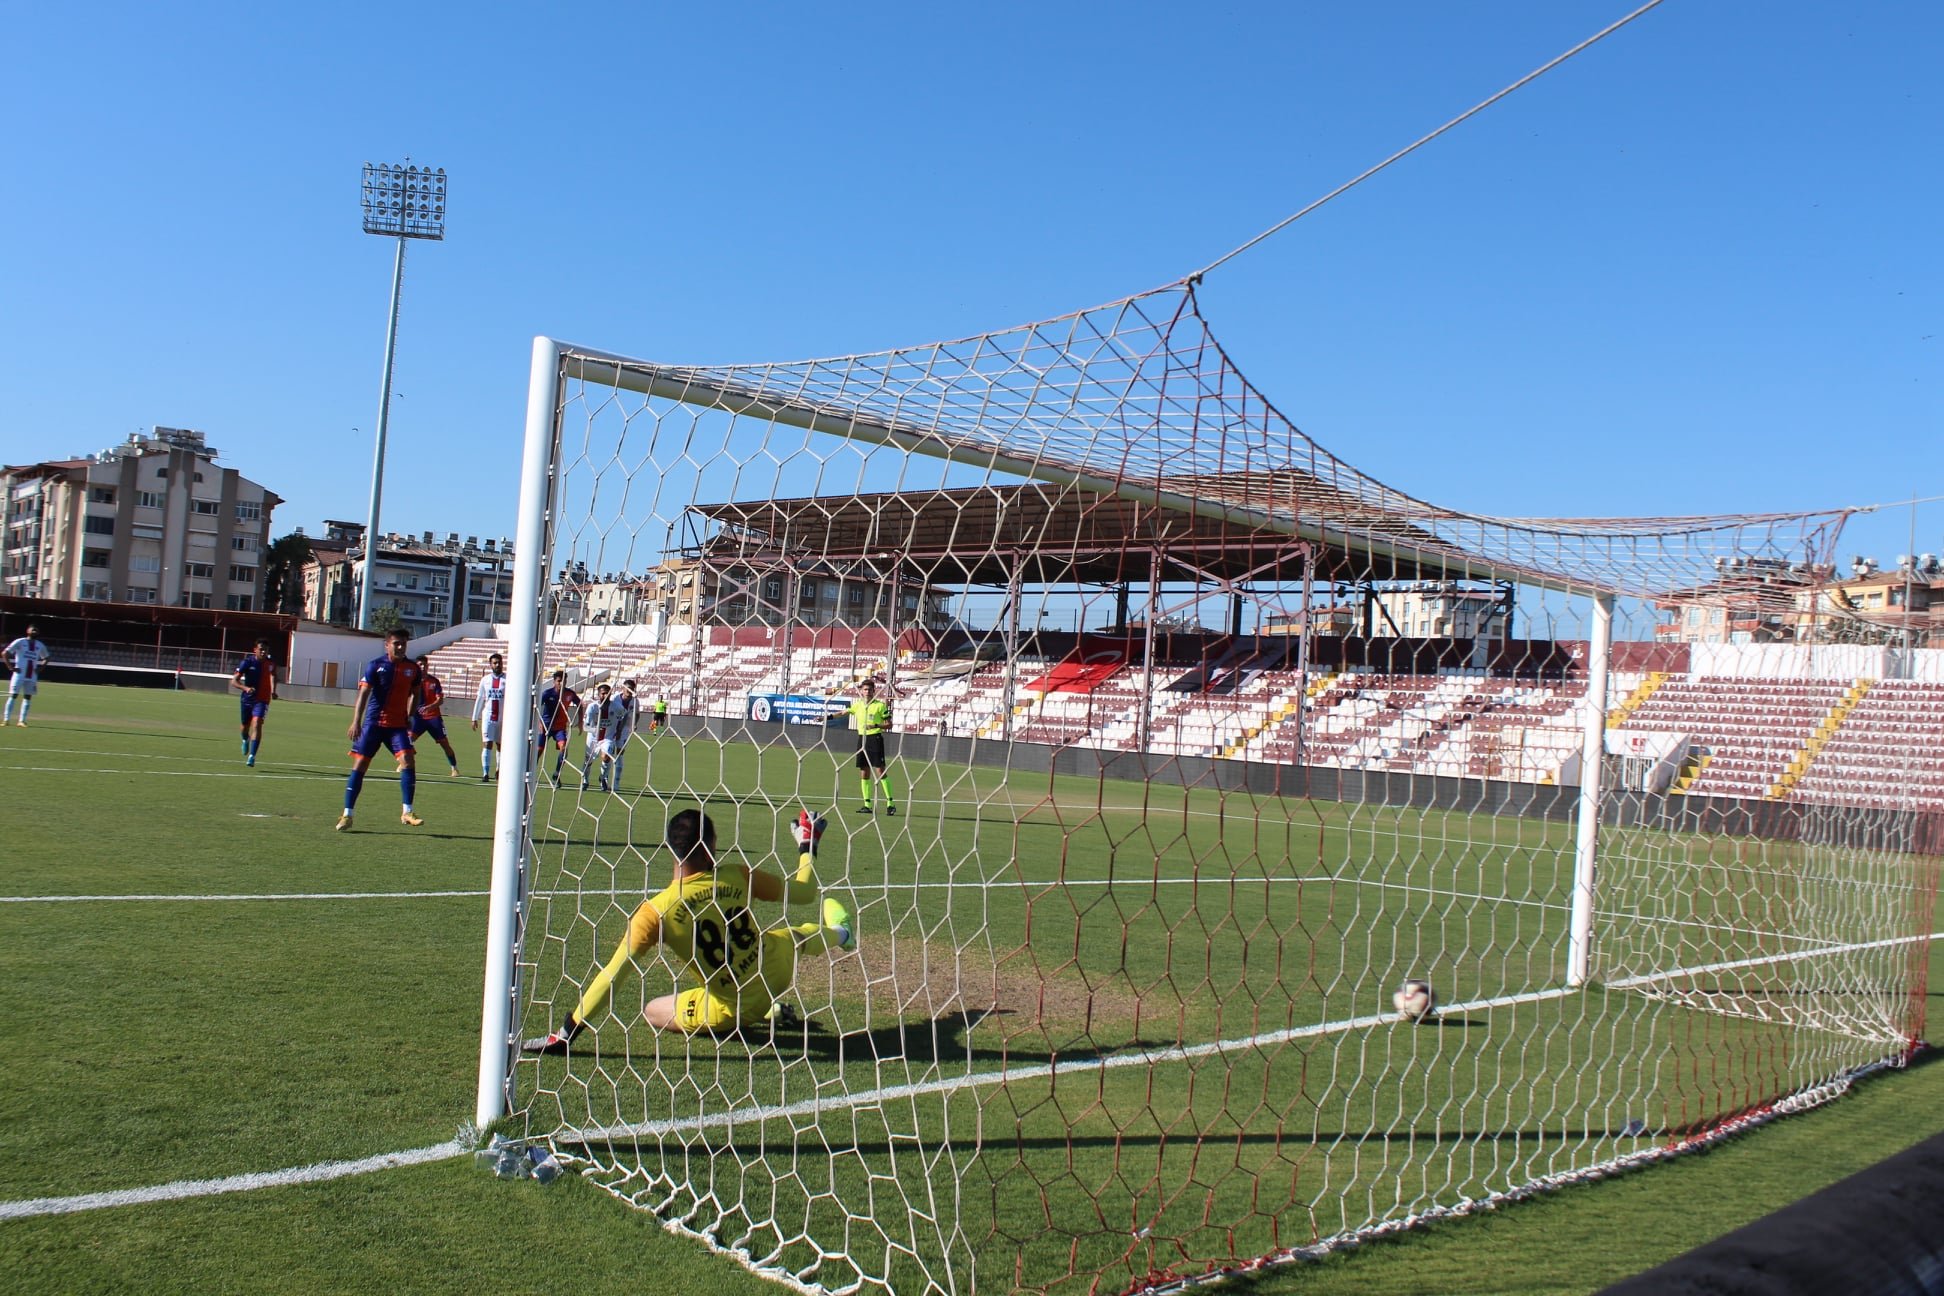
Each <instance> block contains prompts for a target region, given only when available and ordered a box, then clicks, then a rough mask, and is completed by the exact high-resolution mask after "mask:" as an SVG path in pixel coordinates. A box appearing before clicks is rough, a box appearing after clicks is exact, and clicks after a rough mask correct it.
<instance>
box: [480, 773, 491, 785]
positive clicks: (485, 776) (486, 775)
mask: <svg viewBox="0 0 1944 1296" xmlns="http://www.w3.org/2000/svg"><path fill="white" fill-rule="evenodd" d="M491 777H492V776H491V775H490V774H481V775H480V776H479V781H480V782H481V783H484V782H485V781H486V780H487V779H489V778H491Z"/></svg>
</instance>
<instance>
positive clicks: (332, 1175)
mask: <svg viewBox="0 0 1944 1296" xmlns="http://www.w3.org/2000/svg"><path fill="white" fill-rule="evenodd" d="M1941 938H1944V931H1940V932H1932V933H1930V934H1929V935H1926V936H1900V937H1895V938H1892V939H1889V940H1881V941H1868V942H1864V943H1862V944H1858V945H1852V946H1841V947H1838V948H1837V949H1833V950H1828V951H1819V953H1838V952H1842V951H1843V950H1850V949H1877V948H1881V947H1884V946H1889V945H1907V944H1911V943H1913V942H1916V941H1920V940H1936V939H1941ZM1799 957H1801V956H1799V955H1778V956H1775V957H1771V958H1760V959H1742V960H1738V961H1737V962H1735V963H1733V964H1719V965H1713V967H1714V970H1719V969H1721V968H1726V967H1748V966H1752V965H1755V964H1758V963H1776V962H1786V961H1791V960H1793V959H1795V958H1799ZM1706 970H1709V969H1706V968H1677V969H1674V970H1673V971H1669V972H1661V973H1656V974H1654V975H1652V976H1644V977H1632V978H1629V979H1628V980H1627V981H1625V982H1615V983H1614V984H1615V985H1616V986H1635V985H1643V984H1647V983H1648V982H1651V981H1656V980H1671V979H1674V978H1678V977H1683V976H1692V975H1695V974H1697V973H1698V972H1702V971H1706ZM1578 993H1580V992H1579V991H1578V990H1576V989H1568V988H1563V987H1562V988H1557V989H1551V990H1535V991H1530V992H1528V993H1526V994H1516V995H1502V996H1499V997H1498V998H1495V999H1476V1000H1472V1001H1471V1002H1469V1003H1460V1004H1453V1005H1451V1006H1450V1007H1449V1008H1445V1009H1441V1010H1440V1011H1441V1012H1442V1013H1465V1012H1483V1011H1486V1010H1489V1009H1492V1008H1508V1007H1512V1006H1515V1005H1518V1004H1528V1003H1542V1002H1544V1001H1546V1000H1551V999H1563V998H1566V997H1567V996H1568V995H1575V994H1578ZM1394 1021H1395V1017H1394V1015H1392V1014H1387V1013H1378V1014H1372V1015H1369V1016H1364V1017H1350V1018H1345V1019H1343V1020H1341V1021H1334V1022H1319V1023H1318V1024H1316V1025H1314V1026H1300V1027H1295V1028H1293V1029H1290V1030H1283V1031H1273V1032H1270V1033H1268V1034H1265V1035H1256V1036H1251V1037H1248V1038H1246V1039H1234V1040H1216V1041H1214V1042H1212V1043H1208V1044H1195V1045H1189V1046H1185V1047H1179V1048H1171V1049H1159V1050H1142V1051H1141V1052H1138V1053H1126V1054H1117V1055H1115V1056H1113V1057H1108V1058H1096V1059H1093V1060H1090V1061H1084V1062H1055V1063H1049V1064H1047V1065H1044V1066H1033V1067H1020V1068H1015V1069H1011V1070H1001V1071H991V1072H981V1073H978V1074H975V1075H969V1076H961V1077H957V1078H955V1079H951V1080H935V1081H931V1082H929V1083H926V1084H915V1085H894V1086H891V1087H889V1088H883V1089H874V1090H869V1091H866V1092H862V1093H855V1094H846V1095H844V1096H842V1097H839V1098H828V1099H825V1098H813V1099H808V1100H805V1101H803V1102H799V1103H791V1104H789V1105H787V1106H762V1107H750V1108H743V1109H740V1110H738V1111H733V1112H725V1113H722V1114H720V1115H716V1116H711V1117H707V1118H705V1119H702V1120H683V1121H650V1122H646V1123H643V1124H638V1125H618V1126H609V1127H607V1128H605V1129H599V1130H578V1131H576V1130H567V1131H562V1132H559V1133H556V1135H555V1136H554V1137H555V1138H556V1139H558V1141H560V1142H563V1143H572V1144H578V1145H583V1146H584V1145H586V1144H588V1143H596V1142H605V1141H609V1140H612V1139H616V1138H625V1137H656V1136H659V1135H662V1134H674V1133H680V1132H683V1131H688V1130H703V1129H713V1128H722V1127H725V1126H730V1125H735V1124H739V1123H746V1122H750V1121H767V1120H777V1119H785V1118H789V1117H794V1116H808V1115H816V1114H820V1113H822V1112H827V1111H845V1110H849V1109H851V1108H855V1107H861V1106H871V1105H876V1104H879V1103H883V1102H887V1101H895V1100H897V1099H900V1098H917V1097H922V1096H924V1095H926V1094H934V1093H950V1092H955V1091H957V1090H961V1089H969V1088H974V1087H978V1086H984V1085H992V1084H1006V1083H1010V1082H1012V1081H1016V1080H1032V1079H1044V1078H1046V1077H1050V1076H1055V1075H1059V1074H1063V1073H1068V1072H1075V1071H1104V1070H1110V1069H1119V1068H1124V1067H1130V1066H1145V1065H1151V1064H1153V1063H1156V1062H1174V1061H1188V1060H1191V1059H1194V1058H1200V1057H1209V1056H1213V1055H1217V1054H1221V1053H1228V1052H1235V1051H1246V1050H1253V1049H1257V1048H1260V1047H1261V1046H1263V1045H1265V1044H1275V1043H1282V1042H1286V1041H1290V1040H1298V1039H1315V1038H1320V1037H1322V1036H1326V1035H1338V1034H1344V1033H1347V1032H1349V1031H1352V1030H1360V1029H1365V1028H1370V1027H1376V1026H1384V1025H1389V1024H1392V1023H1393V1022H1394ZM469 1150H470V1146H469V1145H468V1144H466V1143H464V1142H462V1141H460V1140H458V1139H452V1140H449V1141H447V1142H445V1143H436V1144H434V1145H432V1146H431V1147H423V1148H414V1149H411V1150H410V1151H406V1152H390V1153H386V1154H384V1155H381V1156H375V1157H366V1158H365V1159H363V1160H361V1161H325V1162H320V1163H318V1164H316V1165H310V1166H299V1167H296V1168H294V1169H289V1170H274V1171H266V1172H262V1173H257V1174H244V1175H231V1176H229V1177H227V1178H224V1179H187V1180H178V1181H176V1182H174V1183H168V1184H161V1185H158V1186H156V1187H153V1188H126V1189H120V1190H117V1191H113V1192H102V1193H83V1194H81V1195H79V1196H74V1197H39V1198H34V1199H31V1200H28V1201H16V1202H0V1220H6V1219H27V1218H30V1217H33V1216H39V1215H64V1214H71V1213H73V1212H76V1211H87V1210H102V1209H106V1208H108V1207H111V1206H137V1205H144V1204H147V1203H150V1202H158V1201H181V1200H186V1199H188V1198H191V1197H209V1196H214V1195H216V1194H218V1193H232V1192H248V1191H251V1190H254V1189H257V1188H280V1187H284V1186H286V1185H290V1184H303V1183H322V1182H324V1181H326V1180H330V1179H341V1178H344V1177H346V1176H348V1175H357V1174H367V1173H369V1172H371V1171H373V1170H389V1169H392V1168H393V1167H395V1166H407V1165H423V1164H425V1163H427V1162H431V1161H446V1160H450V1159H452V1158H454V1157H458V1156H463V1155H465V1153H466V1152H467V1151H469Z"/></svg>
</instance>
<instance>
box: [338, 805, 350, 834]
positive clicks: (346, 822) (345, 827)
mask: <svg viewBox="0 0 1944 1296" xmlns="http://www.w3.org/2000/svg"><path fill="white" fill-rule="evenodd" d="M337 830H338V831H339V832H350V831H351V812H350V811H349V810H346V811H345V812H344V813H343V814H341V815H339V816H338V821H337Z"/></svg>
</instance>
